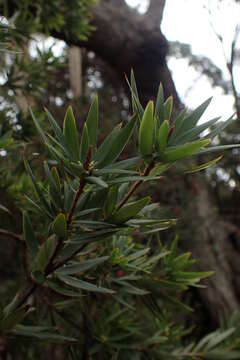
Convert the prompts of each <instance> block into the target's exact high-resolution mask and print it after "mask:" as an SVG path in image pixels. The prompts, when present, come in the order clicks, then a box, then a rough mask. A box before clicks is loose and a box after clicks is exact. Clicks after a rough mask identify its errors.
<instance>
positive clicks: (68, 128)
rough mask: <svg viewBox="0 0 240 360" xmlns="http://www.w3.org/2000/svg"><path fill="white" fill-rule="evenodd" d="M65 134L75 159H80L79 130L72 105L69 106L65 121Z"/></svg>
mask: <svg viewBox="0 0 240 360" xmlns="http://www.w3.org/2000/svg"><path fill="white" fill-rule="evenodd" d="M63 135H64V137H65V140H66V143H67V144H68V148H69V149H70V151H71V154H72V156H73V158H74V159H75V160H79V149H78V148H79V144H78V131H77V127H76V122H75V118H74V115H73V110H72V107H71V106H69V107H68V109H67V112H66V115H65V118H64V121H63Z"/></svg>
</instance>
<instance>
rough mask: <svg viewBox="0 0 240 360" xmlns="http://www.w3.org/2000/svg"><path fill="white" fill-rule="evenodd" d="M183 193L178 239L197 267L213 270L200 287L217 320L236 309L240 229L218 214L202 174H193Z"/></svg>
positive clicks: (237, 300) (239, 277)
mask: <svg viewBox="0 0 240 360" xmlns="http://www.w3.org/2000/svg"><path fill="white" fill-rule="evenodd" d="M188 185H189V183H188ZM185 194H187V203H186V204H185V209H186V211H185V213H183V218H184V219H185V220H184V223H183V228H184V231H183V233H182V238H181V241H182V244H183V246H184V248H185V249H187V250H189V249H191V251H192V253H193V257H194V258H196V259H197V260H198V262H197V267H198V269H199V270H200V271H209V270H211V271H214V274H213V275H212V276H210V277H209V278H208V279H207V280H205V285H206V288H204V289H200V290H199V291H200V295H201V298H202V300H203V301H204V303H205V305H206V307H207V308H208V309H209V311H210V313H211V316H212V319H213V320H214V321H215V322H218V321H219V319H220V318H221V317H222V316H224V315H225V316H229V315H231V314H232V313H233V312H234V311H235V310H239V295H240V291H239V281H240V270H239V266H238V263H239V256H240V254H239V251H238V249H237V248H236V243H238V242H239V241H240V232H239V229H238V228H237V227H236V226H235V225H233V224H232V223H230V222H228V221H226V220H225V219H223V218H221V216H220V215H219V213H218V209H217V208H216V205H215V201H214V200H215V199H214V197H213V196H212V195H211V190H210V188H209V186H208V185H207V183H206V179H205V178H203V177H202V176H200V175H199V176H194V177H192V178H191V181H190V186H188V187H187V189H186V192H185Z"/></svg>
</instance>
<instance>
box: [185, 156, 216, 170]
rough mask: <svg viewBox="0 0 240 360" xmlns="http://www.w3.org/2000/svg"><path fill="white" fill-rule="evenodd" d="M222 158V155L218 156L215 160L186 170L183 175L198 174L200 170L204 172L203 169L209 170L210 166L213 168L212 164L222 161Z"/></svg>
mask: <svg viewBox="0 0 240 360" xmlns="http://www.w3.org/2000/svg"><path fill="white" fill-rule="evenodd" d="M222 157H223V155H220V156H218V157H217V158H216V159H213V160H210V161H208V162H205V163H204V164H201V165H197V166H194V167H193V168H191V169H188V170H186V171H185V173H186V174H192V173H195V172H199V171H201V170H205V169H207V168H209V167H210V166H213V165H214V164H216V163H217V162H218V161H219V160H221V159H222Z"/></svg>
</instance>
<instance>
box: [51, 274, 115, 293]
mask: <svg viewBox="0 0 240 360" xmlns="http://www.w3.org/2000/svg"><path fill="white" fill-rule="evenodd" d="M58 277H59V279H60V280H61V281H63V282H64V283H65V284H67V285H69V286H71V287H74V288H77V289H82V290H86V291H93V292H99V293H103V294H114V291H113V290H111V289H106V288H103V287H101V286H97V285H95V284H91V283H89V282H87V281H83V280H79V279H76V278H74V277H72V276H66V275H65V276H58Z"/></svg>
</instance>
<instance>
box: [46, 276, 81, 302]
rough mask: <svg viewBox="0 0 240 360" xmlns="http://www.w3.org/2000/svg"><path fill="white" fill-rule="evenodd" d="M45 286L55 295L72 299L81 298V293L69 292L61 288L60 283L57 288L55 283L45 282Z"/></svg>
mask: <svg viewBox="0 0 240 360" xmlns="http://www.w3.org/2000/svg"><path fill="white" fill-rule="evenodd" d="M45 285H47V286H48V287H49V288H50V289H51V290H53V291H55V292H56V293H58V294H61V295H64V296H69V297H71V298H73V297H77V298H79V297H82V296H83V294H82V292H79V291H77V292H76V291H73V290H69V289H67V288H65V287H63V286H62V283H61V286H59V285H58V284H56V283H55V282H53V281H50V280H47V281H46V282H45Z"/></svg>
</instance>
